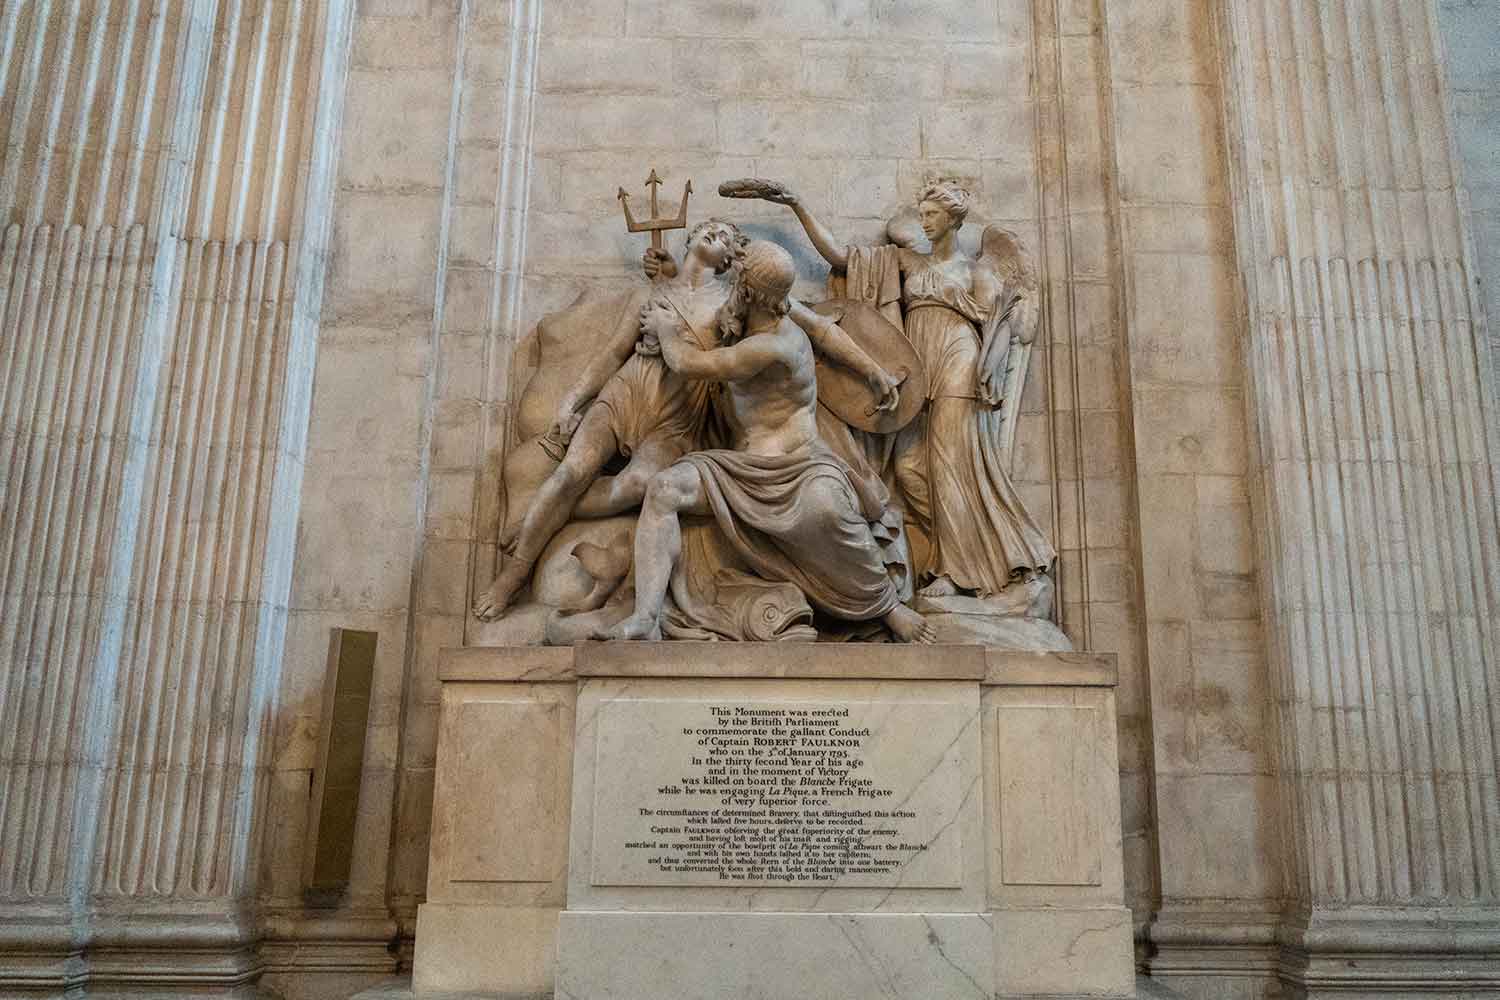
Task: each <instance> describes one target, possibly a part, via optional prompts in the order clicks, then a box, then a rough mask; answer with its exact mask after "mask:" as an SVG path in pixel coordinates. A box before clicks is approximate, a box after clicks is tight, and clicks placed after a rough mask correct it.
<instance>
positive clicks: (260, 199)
mask: <svg viewBox="0 0 1500 1000" xmlns="http://www.w3.org/2000/svg"><path fill="white" fill-rule="evenodd" d="M348 6H349V5H348V4H347V3H318V2H314V0H79V2H76V3H54V2H52V0H21V2H19V3H8V4H6V5H5V9H4V12H3V14H0V120H4V121H6V122H7V123H8V124H7V125H6V126H4V134H5V137H6V138H5V142H6V145H5V147H4V150H3V160H0V215H3V216H4V217H5V221H6V222H7V223H8V227H7V228H6V229H5V230H4V238H3V249H0V324H3V326H0V415H3V422H4V437H3V439H0V581H3V590H0V593H3V601H4V605H3V611H0V843H4V844H5V845H6V847H5V849H4V850H3V851H0V899H4V900H8V901H10V903H11V904H13V905H11V906H10V907H9V909H10V911H11V913H12V914H13V915H14V919H12V920H10V921H7V925H6V927H4V928H3V931H4V933H3V935H0V948H4V947H7V946H10V947H12V948H14V949H15V950H17V951H20V952H30V953H32V959H31V961H33V962H34V963H35V965H36V968H35V969H34V970H33V972H32V973H31V974H28V975H26V976H22V977H21V978H20V979H17V980H16V982H18V983H19V982H21V980H22V979H24V980H25V981H26V982H27V983H28V984H30V985H38V984H41V985H45V984H47V983H49V982H54V981H56V982H61V981H63V980H66V979H70V978H72V979H76V978H78V977H79V973H78V969H77V967H76V965H75V966H74V967H72V968H65V967H64V965H65V960H66V959H67V957H68V955H72V956H74V958H75V959H76V957H77V956H79V955H82V956H84V957H85V958H89V951H90V948H91V947H93V946H95V945H98V946H101V947H104V948H105V950H106V951H107V950H109V948H111V947H121V946H126V945H129V944H130V943H131V942H132V941H134V940H136V938H138V937H139V938H141V939H142V940H145V939H150V940H152V941H154V942H155V945H156V946H157V947H158V948H159V949H160V948H165V949H166V950H167V951H168V952H170V951H171V950H172V948H173V946H174V944H182V945H184V946H186V945H187V944H188V943H189V939H191V938H194V937H195V935H196V936H197V938H201V939H202V940H200V941H198V944H199V945H200V946H204V945H205V944H207V943H209V942H210V939H212V943H213V944H212V947H210V948H209V952H210V953H209V954H208V955H207V956H205V957H202V958H201V960H200V959H193V960H186V961H184V962H183V963H182V964H181V965H180V966H178V965H175V964H174V961H173V960H170V959H169V960H165V961H162V962H161V963H160V964H161V966H162V967H161V968H158V969H156V970H154V971H153V973H152V975H153V977H154V979H155V980H156V981H158V982H162V983H164V984H167V985H171V984H172V983H174V982H181V983H183V984H188V983H193V984H201V985H203V986H211V985H214V984H217V983H223V984H232V983H233V982H237V981H239V980H242V979H243V978H244V976H245V974H246V971H247V968H249V967H251V966H252V965H253V959H252V958H251V957H249V956H247V955H244V954H241V953H242V952H244V950H245V941H246V940H247V937H246V936H247V935H249V934H252V933H253V922H248V923H247V922H246V921H245V920H244V917H243V914H242V913H241V912H240V908H241V906H242V904H243V900H244V899H245V897H246V896H247V894H248V893H249V892H250V891H251V890H252V888H253V879H252V870H253V865H254V860H255V855H254V851H253V848H252V847H251V845H252V844H253V843H254V840H255V838H254V837H253V833H254V830H255V822H256V815H257V804H258V802H259V799H260V794H259V793H260V787H259V785H260V783H261V781H262V780H263V772H264V769H265V768H264V761H263V756H264V751H265V749H266V748H265V746H264V743H265V738H264V737H265V733H266V732H267V730H268V726H269V713H270V705H269V701H268V694H267V692H268V691H270V690H274V685H275V676H276V671H277V670H278V668H279V662H280V644H281V634H282V633H281V630H282V620H283V618H284V615H285V604H286V590H287V586H288V582H289V570H288V569H287V566H288V564H289V561H290V558H291V554H292V544H293V541H294V526H295V498H296V495H297V488H298V482H299V481H300V462H301V450H302V440H303V437H304V435H305V425H306V421H307V406H308V399H307V397H308V388H307V383H308V381H309V380H310V377H311V360H312V346H313V345H314V344H315V341H316V327H317V319H318V309H319V305H320V302H321V287H322V286H321V283H322V271H323V258H324V256H325V252H324V245H325V240H326V237H325V234H324V230H325V229H326V217H327V205H328V201H329V197H328V192H329V185H328V183H327V182H326V180H323V179H322V175H323V174H326V173H328V171H329V170H330V169H331V166H332V158H333V148H334V144H333V134H334V132H333V129H332V125H333V123H334V121H335V117H334V115H335V112H336V110H337V102H336V100H335V99H334V98H336V95H337V94H338V93H339V92H341V88H342V75H341V74H342V59H343V53H344V50H345V47H346V44H347V43H346V35H347V17H348ZM288 503H290V504H291V505H292V506H291V509H290V512H289V511H288V509H287V508H288ZM49 914H50V916H47V915H49ZM37 915H39V916H37ZM33 916H36V920H33ZM47 919H50V920H52V921H54V922H59V921H60V922H62V923H64V924H66V925H68V926H69V927H70V928H71V930H69V931H68V932H67V933H66V934H64V935H63V937H61V938H59V939H57V940H50V941H43V940H42V935H41V933H40V931H38V930H37V928H38V927H39V926H41V925H40V924H39V923H37V922H36V921H37V920H42V921H43V922H45V920H47ZM195 924H196V928H195V927H194V926H193V925H195ZM207 928H217V930H209V929H207ZM205 935H206V936H205ZM214 948H218V949H219V951H217V952H214V950H213V949H214ZM184 950H186V948H185V949H184ZM226 956H228V957H226ZM90 960H91V961H93V960H92V959H90ZM111 961H112V959H109V958H107V957H106V958H100V959H98V960H97V961H94V962H93V964H94V966H96V967H97V968H93V969H92V970H91V971H94V972H99V970H101V969H105V971H106V972H107V973H108V974H109V975H111V976H113V975H115V974H116V973H115V972H114V971H108V970H107V969H106V967H107V966H109V963H110V962H111ZM7 964H8V965H9V964H10V963H7ZM126 964H127V965H128V964H129V963H128V961H127V962H126ZM120 974H121V975H124V976H125V977H126V978H127V979H128V978H129V972H128V970H127V971H126V972H123V973H120ZM7 981H8V970H0V983H5V982H7Z"/></svg>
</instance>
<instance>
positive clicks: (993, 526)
mask: <svg viewBox="0 0 1500 1000" xmlns="http://www.w3.org/2000/svg"><path fill="white" fill-rule="evenodd" d="M719 191H720V194H723V195H726V196H729V197H741V198H760V199H763V200H766V201H771V202H774V203H777V204H781V205H786V206H787V207H789V208H791V209H792V211H793V212H794V213H796V216H797V219H798V221H800V222H801V223H802V227H803V228H804V229H805V230H806V231H807V235H808V238H809V239H810V240H811V241H812V243H813V246H814V247H816V248H817V250H818V252H819V253H820V254H822V256H823V258H824V259H825V260H826V261H828V263H829V265H830V267H832V268H833V271H834V274H835V276H836V277H841V278H842V279H843V284H844V295H845V296H846V297H847V298H850V299H855V300H861V301H865V302H867V303H870V304H871V305H874V306H875V307H876V308H878V309H880V310H881V312H882V313H884V314H885V315H886V317H887V318H888V319H890V320H892V321H893V322H896V323H898V324H900V325H901V326H902V328H903V329H904V330H905V332H906V336H907V338H908V339H909V340H910V341H911V342H912V345H913V347H914V348H915V349H916V352H917V354H918V356H919V357H920V358H921V360H922V364H923V367H924V368H925V369H926V372H927V381H928V386H927V402H926V406H925V407H924V409H923V412H922V414H921V415H920V416H919V417H918V418H917V419H916V420H914V421H912V423H910V424H908V425H907V426H906V427H905V428H904V429H903V430H901V431H900V432H899V433H898V434H897V436H896V440H895V443H894V447H893V458H892V461H893V463H894V474H895V480H896V486H897V489H898V491H899V492H900V494H901V496H902V498H903V500H904V501H905V504H906V509H907V516H908V519H909V521H910V522H911V523H912V525H913V526H914V527H915V528H917V529H918V530H919V531H920V533H921V534H922V535H923V536H925V537H926V539H927V542H928V556H927V559H926V560H925V566H924V568H923V571H922V573H921V581H922V582H923V584H924V585H923V587H922V590H921V594H922V595H923V596H926V597H946V596H952V595H955V594H959V595H972V596H976V597H989V596H992V595H994V594H997V593H999V592H1000V591H1002V590H1004V589H1005V588H1006V587H1007V586H1008V585H1009V584H1010V583H1012V582H1014V581H1016V580H1019V579H1027V578H1032V577H1034V576H1036V575H1038V574H1042V573H1046V572H1047V571H1048V570H1049V569H1050V568H1051V566H1052V564H1053V561H1054V560H1055V559H1056V552H1055V550H1054V549H1053V547H1052V545H1051V543H1049V542H1048V541H1047V539H1046V536H1044V535H1043V534H1042V531H1041V529H1040V528H1039V527H1038V526H1037V524H1036V521H1035V520H1033V518H1032V517H1031V515H1030V514H1029V513H1028V512H1027V510H1026V508H1025V506H1024V504H1023V503H1022V502H1021V497H1020V494H1019V493H1018V492H1017V490H1016V488H1015V485H1014V484H1013V483H1012V481H1011V478H1010V450H1011V446H1012V443H1013V440H1014V430H1015V418H1016V407H1017V406H1018V405H1019V403H1020V390H1021V387H1022V386H1023V385H1024V380H1025V375H1026V363H1027V361H1028V360H1029V356H1030V352H1031V345H1032V343H1033V341H1034V340H1035V337H1036V331H1037V321H1038V309H1037V294H1036V293H1037V285H1036V281H1035V278H1034V276H1033V271H1032V269H1031V267H1030V266H1029V264H1028V262H1027V261H1026V258H1025V254H1024V252H1023V250H1022V247H1021V244H1020V242H1019V241H1018V240H1017V239H1016V237H1015V236H1014V235H1013V234H1011V233H1008V232H1006V231H1005V230H1002V229H999V228H998V227H994V226H990V227H987V228H986V229H985V231H984V235H983V238H982V239H981V241H980V252H979V254H978V255H977V256H976V255H970V254H969V253H967V252H966V251H965V250H964V249H963V248H962V247H961V246H960V245H959V241H958V234H959V231H960V229H961V228H962V226H963V225H964V220H965V218H966V216H967V215H968V213H969V205H970V200H971V199H970V195H969V193H968V191H967V190H965V189H964V188H963V187H961V186H960V185H958V184H955V183H951V182H943V183H938V184H933V185H931V186H930V187H928V188H927V189H926V190H925V191H924V192H923V193H922V196H921V198H920V199H919V201H918V203H917V205H916V207H915V212H914V213H913V212H910V211H908V212H903V213H902V214H901V215H898V216H897V217H896V218H895V219H893V220H892V221H891V224H890V225H889V226H888V227H887V236H888V237H889V238H890V239H891V241H892V242H891V243H889V244H884V245H879V246H868V247H860V246H846V245H843V244H841V243H840V242H839V241H838V240H837V239H836V238H835V237H834V236H833V234H832V233H831V232H830V231H829V230H828V229H827V227H825V226H824V225H823V224H822V223H821V222H820V221H819V220H818V219H817V218H816V217H815V216H814V215H813V214H812V212H811V211H809V210H808V208H807V206H806V205H804V204H803V203H802V201H801V199H800V198H798V197H797V196H796V195H795V194H793V193H792V192H791V191H789V190H788V189H787V188H786V187H785V186H784V185H781V184H778V183H775V182H771V181H764V180H744V181H730V182H727V183H726V184H724V185H722V186H721V187H720V189H719ZM913 216H915V218H913ZM913 222H915V223H916V224H917V225H920V229H921V233H922V234H923V235H924V236H925V237H926V240H927V243H928V246H929V249H927V250H925V251H924V250H921V249H919V248H918V241H917V239H916V233H915V231H914V229H915V227H914V226H913V225H912V223H913Z"/></svg>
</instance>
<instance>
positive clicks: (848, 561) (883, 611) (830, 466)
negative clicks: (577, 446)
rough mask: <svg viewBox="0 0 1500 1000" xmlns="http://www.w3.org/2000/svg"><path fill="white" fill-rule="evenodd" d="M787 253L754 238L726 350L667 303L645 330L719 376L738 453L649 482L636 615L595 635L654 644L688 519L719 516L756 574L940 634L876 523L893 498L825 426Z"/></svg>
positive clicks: (726, 314)
mask: <svg viewBox="0 0 1500 1000" xmlns="http://www.w3.org/2000/svg"><path fill="white" fill-rule="evenodd" d="M795 279H796V270H795V267H794V265H793V263H792V258H791V255H790V254H788V253H787V252H786V251H785V250H783V249H782V248H781V247H779V246H777V245H776V244H774V243H770V242H767V241H764V240H756V241H754V242H752V243H750V244H749V246H748V247H747V248H746V250H745V259H744V263H743V266H742V268H741V269H740V273H739V275H738V277H737V279H736V282H735V286H734V288H733V289H732V290H731V291H730V293H729V299H728V301H727V302H726V303H725V304H724V307H723V309H722V310H721V313H720V327H719V333H720V338H721V346H718V347H708V348H706V347H704V346H702V344H701V343H700V342H699V340H698V338H697V337H696V336H695V335H694V334H693V332H692V331H690V330H688V329H687V327H686V325H685V324H684V323H683V322H682V320H681V319H680V318H679V317H678V316H677V315H676V314H675V310H673V309H672V307H671V306H670V304H668V303H664V302H661V301H660V300H654V301H653V302H652V303H651V304H650V305H649V306H648V307H647V309H646V312H645V313H644V315H643V322H644V326H645V328H646V329H647V331H648V332H651V333H654V334H655V335H656V339H657V340H658V341H659V342H660V344H661V349H662V355H663V357H664V358H665V359H666V362H667V364H668V365H670V366H671V367H672V369H673V370H674V371H677V372H680V373H681V374H682V375H684V376H686V377H688V378H691V379H701V380H704V381H707V382H717V383H722V384H723V385H724V387H725V391H724V393H723V395H722V397H721V401H720V403H719V405H720V406H722V407H723V408H724V409H725V411H726V412H725V413H724V416H725V417H726V418H727V421H728V423H729V425H730V427H731V428H732V429H733V434H734V437H735V442H734V444H735V446H734V448H733V449H715V450H711V451H697V452H692V453H689V454H687V455H685V456H684V457H682V458H681V459H679V460H678V461H677V462H676V463H675V464H674V465H672V466H671V467H670V468H669V469H667V470H666V471H665V472H662V473H661V474H659V475H657V476H656V477H655V478H654V479H653V480H652V481H651V485H650V487H649V489H648V490H647V492H646V500H645V503H644V504H643V505H642V508H641V517H640V521H639V522H638V524H637V525H636V533H635V611H634V613H633V614H631V615H630V617H628V618H626V619H625V620H624V621H622V622H620V623H619V624H618V625H615V626H614V627H612V628H609V629H602V630H600V632H599V633H598V635H597V636H596V637H597V638H603V639H659V638H661V617H662V609H663V605H664V603H665V601H666V595H667V589H668V586H669V584H670V583H671V577H672V570H673V568H674V567H675V565H676V563H677V560H678V559H679V558H680V557H681V555H682V527H681V524H680V521H679V517H680V516H681V515H683V514H687V515H691V516H699V517H707V516H711V517H713V518H714V520H715V522H716V523H717V525H718V528H719V531H720V532H721V533H722V534H723V536H724V538H725V540H726V541H727V542H728V543H729V544H730V546H731V547H732V548H733V549H734V550H735V552H736V553H737V555H738V556H739V557H740V558H741V559H743V560H744V562H745V564H746V565H747V566H748V567H749V568H750V570H751V571H752V572H754V573H755V574H756V575H758V576H760V577H761V578H762V579H765V580H773V581H785V582H789V583H793V584H795V585H796V586H797V587H799V588H800V589H801V590H802V592H803V594H804V595H806V597H807V600H808V603H809V604H811V605H812V606H813V607H814V608H816V609H817V610H819V611H822V612H823V613H825V614H827V615H830V616H832V617H835V618H841V619H844V620H847V621H870V620H875V619H879V620H881V621H883V622H884V623H885V625H886V626H887V627H888V628H889V629H890V630H891V632H892V634H893V635H894V636H895V637H896V638H897V639H898V640H899V641H901V642H924V643H928V642H933V641H935V635H934V632H933V629H932V626H931V625H930V624H928V622H927V620H926V619H924V618H923V617H922V616H921V615H919V614H918V613H917V612H915V611H913V610H912V609H911V608H909V607H907V606H906V605H905V604H903V603H902V602H901V595H900V592H899V590H898V588H897V585H896V583H895V581H894V580H893V579H892V577H891V575H890V573H888V572H887V569H886V562H885V559H884V558H883V552H882V549H881V545H880V542H879V540H878V539H877V538H876V535H875V532H874V529H873V527H872V526H873V525H874V524H876V523H877V522H879V521H880V520H881V519H882V517H883V515H884V513H885V512H886V508H887V506H888V504H889V497H888V496H887V495H886V493H885V489H884V487H883V486H882V485H881V484H880V482H879V481H878V480H876V479H874V478H873V477H869V478H866V477H861V476H858V475H857V474H855V473H854V472H853V471H852V470H851V469H850V467H849V466H848V465H847V464H845V463H844V461H843V460H842V459H840V458H838V457H837V456H836V455H835V454H834V452H833V451H832V450H831V449H830V448H829V447H828V445H827V444H826V443H825V442H824V441H823V439H822V438H821V437H820V436H819V435H818V424H817V407H818V382H817V377H816V371H815V367H814V358H813V350H812V343H811V342H810V341H809V339H808V337H807V335H806V334H805V333H804V332H803V331H802V330H801V329H800V328H799V327H798V326H797V324H796V323H793V322H791V321H790V320H789V319H788V318H787V315H788V313H789V312H790V311H791V308H792V304H791V301H790V299H789V298H788V294H789V293H790V291H791V288H792V284H793V282H794V280H795Z"/></svg>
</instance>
